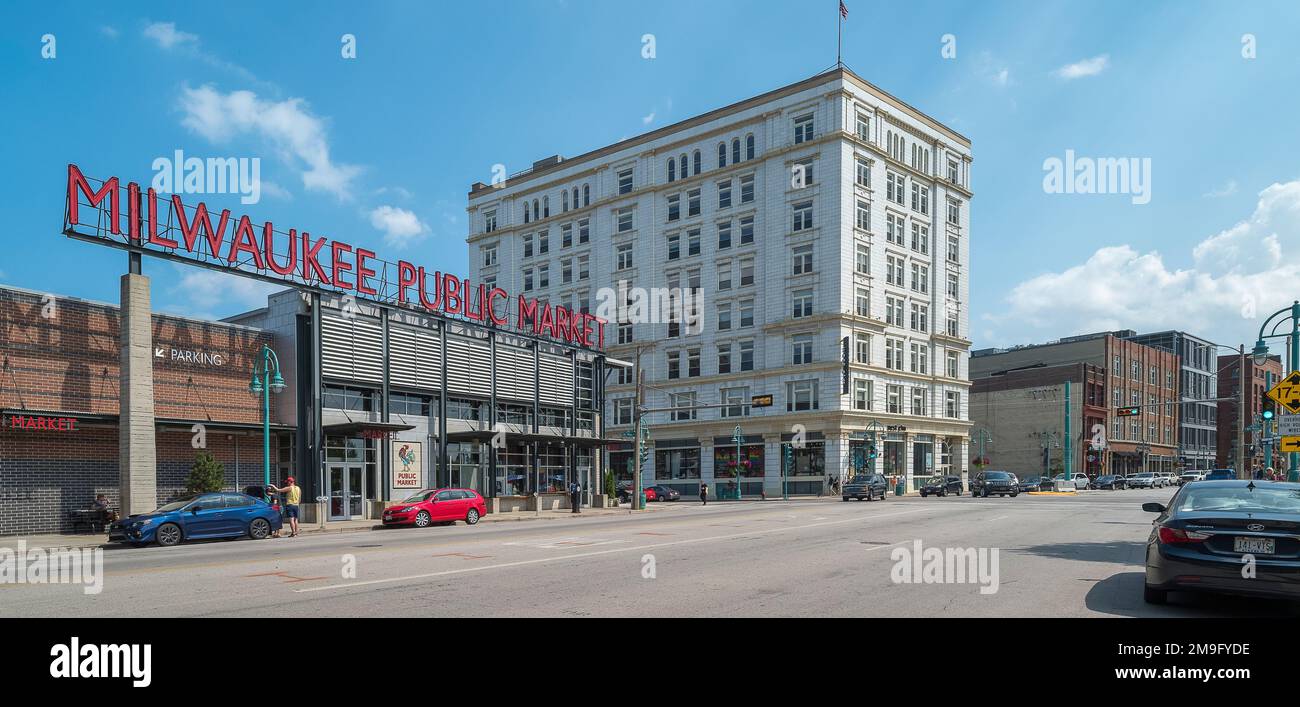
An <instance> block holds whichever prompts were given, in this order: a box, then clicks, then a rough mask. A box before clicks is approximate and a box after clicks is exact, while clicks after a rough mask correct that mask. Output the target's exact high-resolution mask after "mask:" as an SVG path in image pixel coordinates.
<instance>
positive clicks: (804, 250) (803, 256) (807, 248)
mask: <svg viewBox="0 0 1300 707" xmlns="http://www.w3.org/2000/svg"><path fill="white" fill-rule="evenodd" d="M791 253H792V254H793V256H794V266H793V272H792V273H791V274H792V275H807V274H809V273H811V272H812V271H813V245H812V244H811V243H805V244H803V245H797V246H795V247H794V248H792V249H791Z"/></svg>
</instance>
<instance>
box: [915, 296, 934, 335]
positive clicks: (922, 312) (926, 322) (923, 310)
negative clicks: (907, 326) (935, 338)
mask: <svg viewBox="0 0 1300 707" xmlns="http://www.w3.org/2000/svg"><path fill="white" fill-rule="evenodd" d="M911 323H912V331H919V332H929V331H930V305H928V304H917V303H915V302H914V303H912V320H911Z"/></svg>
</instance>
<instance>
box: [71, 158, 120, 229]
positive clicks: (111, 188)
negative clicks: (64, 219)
mask: <svg viewBox="0 0 1300 707" xmlns="http://www.w3.org/2000/svg"><path fill="white" fill-rule="evenodd" d="M78 189H80V190H81V193H82V194H85V195H86V199H87V200H89V201H90V204H89V205H90V206H99V202H101V201H103V200H104V197H108V216H109V218H108V229H109V230H110V231H112V232H113V233H114V234H115V235H116V234H120V233H121V232H122V227H121V226H120V225H119V224H118V220H119V219H120V217H121V215H122V209H121V205H120V204H119V203H118V195H117V177H112V178H111V179H109V180H108V181H107V182H104V186H102V187H100V189H99V191H97V192H94V193H91V191H90V182H87V181H86V178H85V177H84V176H82V174H81V170H80V169H79V168H78V167H77V165H75V164H70V165H68V225H69V226H75V225H77V224H79V223H81V221H80V214H79V212H78V207H79V206H80V203H79V202H78V199H77V190H78Z"/></svg>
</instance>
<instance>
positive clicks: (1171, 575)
mask: <svg viewBox="0 0 1300 707" xmlns="http://www.w3.org/2000/svg"><path fill="white" fill-rule="evenodd" d="M1142 510H1145V511H1149V512H1151V513H1159V514H1160V515H1159V516H1158V517H1157V518H1156V519H1155V521H1154V522H1153V523H1152V525H1154V526H1155V527H1154V528H1153V529H1152V531H1151V536H1150V537H1149V538H1148V539H1147V563H1146V586H1145V590H1144V592H1143V598H1144V599H1146V601H1147V602H1149V603H1152V604H1163V603H1164V602H1165V601H1166V599H1167V598H1168V595H1169V592H1178V591H1194V592H1214V593H1220V594H1239V595H1243V596H1253V597H1272V598H1281V599H1290V600H1292V601H1295V602H1300V484H1297V483H1285V482H1278V481H1269V482H1253V481H1245V480H1242V481H1198V482H1196V483H1192V484H1188V485H1186V486H1184V487H1182V488H1181V489H1180V490H1179V491H1178V493H1177V494H1175V495H1174V498H1173V500H1171V501H1170V502H1169V506H1168V507H1167V508H1166V507H1165V506H1164V505H1163V504H1160V503H1144V504H1142ZM1248 566H1249V567H1251V568H1252V569H1253V573H1247V572H1244V571H1243V568H1245V567H1248ZM1243 575H1247V576H1245V577H1244V576H1243Z"/></svg>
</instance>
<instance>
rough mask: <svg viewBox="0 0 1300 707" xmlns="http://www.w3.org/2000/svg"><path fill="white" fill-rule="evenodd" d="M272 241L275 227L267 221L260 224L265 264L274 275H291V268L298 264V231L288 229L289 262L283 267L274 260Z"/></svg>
mask: <svg viewBox="0 0 1300 707" xmlns="http://www.w3.org/2000/svg"><path fill="white" fill-rule="evenodd" d="M274 243H275V227H274V226H272V225H271V222H270V221H267V222H266V223H264V224H262V251H263V252H264V253H265V254H266V264H267V265H268V266H270V268H271V269H272V270H274V271H275V274H276V275H293V269H294V268H295V267H297V266H298V231H297V230H295V229H292V228H291V229H289V264H288V265H286V266H284V267H280V266H279V265H278V264H277V263H276V262H275V246H274Z"/></svg>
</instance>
